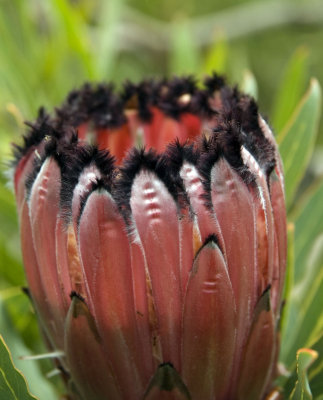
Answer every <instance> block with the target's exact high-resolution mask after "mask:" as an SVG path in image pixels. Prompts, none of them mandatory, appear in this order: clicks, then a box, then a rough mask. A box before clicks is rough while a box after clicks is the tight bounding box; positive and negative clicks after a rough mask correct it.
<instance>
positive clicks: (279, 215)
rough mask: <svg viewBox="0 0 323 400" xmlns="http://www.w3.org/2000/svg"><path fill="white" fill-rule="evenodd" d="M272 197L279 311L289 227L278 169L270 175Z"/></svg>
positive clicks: (275, 308) (276, 299)
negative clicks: (287, 225)
mask: <svg viewBox="0 0 323 400" xmlns="http://www.w3.org/2000/svg"><path fill="white" fill-rule="evenodd" d="M270 197H271V205H272V210H273V214H274V221H275V241H276V246H277V247H278V249H277V253H278V255H277V262H276V263H275V266H274V275H275V276H276V277H277V278H278V279H277V280H276V281H274V283H273V288H272V290H273V292H274V293H275V294H276V295H275V301H274V302H273V309H274V310H275V311H279V307H280V306H279V305H280V301H281V296H282V291H283V287H284V281H285V272H286V258H287V233H286V231H287V227H286V208H285V196H284V188H283V185H282V182H281V180H280V179H279V176H278V172H277V169H276V170H274V171H273V172H272V173H271V175H270Z"/></svg>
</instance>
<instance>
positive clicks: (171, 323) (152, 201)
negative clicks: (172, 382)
mask: <svg viewBox="0 0 323 400" xmlns="http://www.w3.org/2000/svg"><path fill="white" fill-rule="evenodd" d="M130 206H131V210H132V214H133V218H134V222H135V225H136V228H137V230H138V234H139V237H140V240H141V242H142V245H143V248H144V252H145V257H146V261H147V265H148V270H149V274H150V277H151V282H152V291H153V296H154V299H155V304H156V309H157V314H158V322H159V332H160V338H161V344H162V352H163V361H164V362H171V363H172V364H173V365H174V366H175V368H176V369H177V370H180V357H179V347H180V338H181V333H180V331H181V327H180V325H181V308H182V293H181V281H180V268H179V266H180V251H179V224H178V214H177V207H176V203H175V201H174V199H173V198H172V196H171V195H170V193H169V192H168V190H167V188H166V186H165V185H164V183H163V182H161V181H160V180H159V179H158V178H157V176H156V175H155V174H154V173H153V172H148V171H145V170H142V171H141V172H140V173H139V174H138V175H137V176H136V178H135V180H134V182H133V185H132V191H131V199H130Z"/></svg>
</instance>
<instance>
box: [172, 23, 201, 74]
mask: <svg viewBox="0 0 323 400" xmlns="http://www.w3.org/2000/svg"><path fill="white" fill-rule="evenodd" d="M171 43H172V48H171V52H170V65H169V70H170V71H169V72H170V73H175V74H193V73H196V72H198V71H199V65H200V53H199V51H198V48H197V46H196V44H195V42H194V37H193V36H192V31H191V29H190V24H189V21H188V20H187V19H186V18H178V19H176V20H175V21H174V23H173V25H172V40H171Z"/></svg>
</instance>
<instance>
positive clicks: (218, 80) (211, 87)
mask: <svg viewBox="0 0 323 400" xmlns="http://www.w3.org/2000/svg"><path fill="white" fill-rule="evenodd" d="M203 83H204V86H205V88H206V91H207V92H208V93H209V95H212V94H213V93H214V92H216V91H218V90H220V89H222V88H223V87H224V86H225V84H226V79H225V77H224V76H221V75H218V74H216V73H215V72H213V73H212V75H211V76H207V77H206V78H205V79H204V82H203Z"/></svg>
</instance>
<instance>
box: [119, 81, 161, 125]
mask: <svg viewBox="0 0 323 400" xmlns="http://www.w3.org/2000/svg"><path fill="white" fill-rule="evenodd" d="M161 85H162V81H158V80H153V79H150V80H144V81H142V82H140V83H138V84H134V83H132V82H130V81H126V82H125V83H124V85H123V92H121V95H120V96H121V100H122V103H123V106H124V109H125V111H127V110H129V109H130V110H131V109H134V110H138V116H139V118H140V119H141V120H142V121H143V122H150V121H151V118H152V112H151V109H150V107H152V106H156V105H157V103H158V97H159V93H160V90H161V89H160V88H161Z"/></svg>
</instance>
